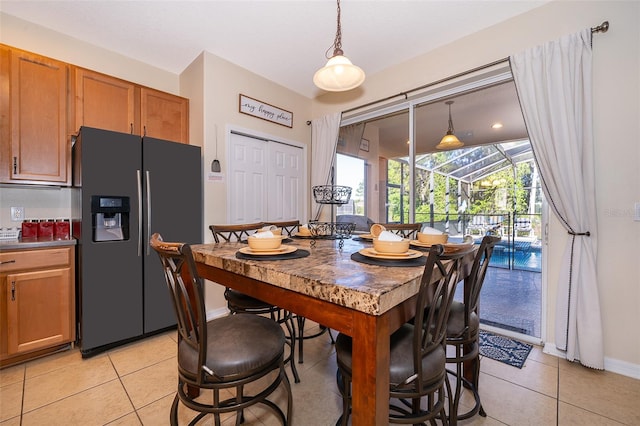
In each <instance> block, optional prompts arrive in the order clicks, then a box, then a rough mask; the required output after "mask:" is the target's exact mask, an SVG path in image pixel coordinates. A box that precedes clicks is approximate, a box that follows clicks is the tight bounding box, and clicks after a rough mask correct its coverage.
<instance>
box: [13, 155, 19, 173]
mask: <svg viewBox="0 0 640 426" xmlns="http://www.w3.org/2000/svg"><path fill="white" fill-rule="evenodd" d="M13 174H18V157H13Z"/></svg>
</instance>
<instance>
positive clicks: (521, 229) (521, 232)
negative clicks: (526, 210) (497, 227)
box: [514, 217, 533, 237]
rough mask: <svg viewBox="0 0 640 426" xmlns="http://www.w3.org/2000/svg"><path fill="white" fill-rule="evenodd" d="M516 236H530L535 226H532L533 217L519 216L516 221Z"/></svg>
mask: <svg viewBox="0 0 640 426" xmlns="http://www.w3.org/2000/svg"><path fill="white" fill-rule="evenodd" d="M514 226H515V230H516V236H518V237H528V236H530V235H531V231H532V230H533V228H532V227H531V219H530V218H528V217H517V218H516V219H515V222H514Z"/></svg>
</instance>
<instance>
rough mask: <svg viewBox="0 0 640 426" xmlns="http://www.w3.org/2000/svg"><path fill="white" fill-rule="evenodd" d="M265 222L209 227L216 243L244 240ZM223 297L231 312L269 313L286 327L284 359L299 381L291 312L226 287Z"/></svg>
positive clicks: (295, 379)
mask: <svg viewBox="0 0 640 426" xmlns="http://www.w3.org/2000/svg"><path fill="white" fill-rule="evenodd" d="M265 225H266V224H265V223H264V222H255V223H245V224H232V225H209V229H210V230H211V233H212V234H213V240H214V241H215V242H216V243H224V242H227V243H228V242H234V241H246V239H247V238H248V237H249V235H251V234H254V233H255V232H258V230H260V229H262V228H263V227H264V226H265ZM224 298H225V300H226V301H227V308H228V309H229V311H230V312H231V313H232V314H239V313H245V314H256V315H269V316H270V317H271V319H273V320H274V321H276V322H277V323H279V324H284V326H285V327H286V328H287V333H288V337H287V344H288V345H289V346H290V348H291V352H290V354H289V356H288V357H287V358H286V359H285V361H287V362H289V364H290V366H291V372H292V373H293V378H294V381H295V382H296V383H299V382H300V376H299V375H298V370H297V368H296V365H295V361H294V358H295V347H296V342H297V341H298V338H297V334H296V325H295V322H294V318H293V314H292V313H291V312H289V311H287V310H284V309H281V308H280V307H278V306H275V305H272V304H270V303H267V302H263V301H262V300H259V299H256V298H255V297H251V296H249V295H247V294H245V293H242V292H241V291H238V290H234V289H232V288H229V287H226V288H225V290H224Z"/></svg>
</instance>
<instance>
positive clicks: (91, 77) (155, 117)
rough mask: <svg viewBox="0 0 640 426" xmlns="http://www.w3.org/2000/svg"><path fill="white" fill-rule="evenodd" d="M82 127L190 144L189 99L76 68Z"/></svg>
mask: <svg viewBox="0 0 640 426" xmlns="http://www.w3.org/2000/svg"><path fill="white" fill-rule="evenodd" d="M75 83H76V84H75V131H77V130H78V129H80V127H81V126H87V127H95V128H99V129H104V130H113V131H116V132H122V133H131V134H135V135H141V136H150V137H154V138H157V139H165V140H169V141H173V142H181V143H189V100H188V99H186V98H182V97H180V96H175V95H172V94H169V93H165V92H160V91H158V90H153V89H149V88H147V87H143V86H140V85H137V84H134V83H131V82H128V81H124V80H120V79H118V78H115V77H111V76H108V75H105V74H101V73H98V72H95V71H90V70H86V69H82V68H76V70H75Z"/></svg>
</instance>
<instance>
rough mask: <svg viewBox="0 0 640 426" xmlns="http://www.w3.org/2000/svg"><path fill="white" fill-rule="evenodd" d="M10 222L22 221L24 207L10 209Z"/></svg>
mask: <svg viewBox="0 0 640 426" xmlns="http://www.w3.org/2000/svg"><path fill="white" fill-rule="evenodd" d="M11 220H12V221H13V222H20V221H22V220H24V207H11Z"/></svg>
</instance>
